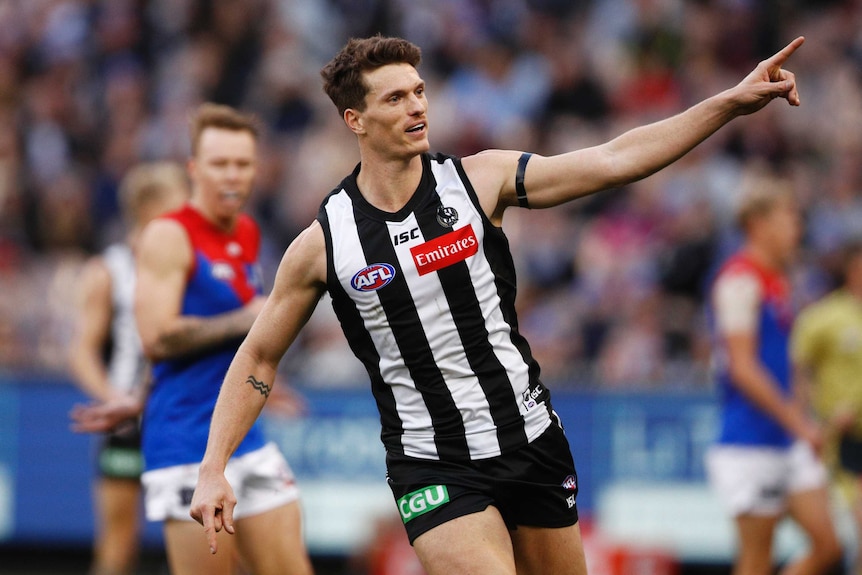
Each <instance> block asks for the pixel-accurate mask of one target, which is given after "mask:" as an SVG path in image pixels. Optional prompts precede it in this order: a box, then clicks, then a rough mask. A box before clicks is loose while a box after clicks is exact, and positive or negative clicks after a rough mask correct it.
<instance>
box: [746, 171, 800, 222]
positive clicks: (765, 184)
mask: <svg viewBox="0 0 862 575" xmlns="http://www.w3.org/2000/svg"><path fill="white" fill-rule="evenodd" d="M794 201H796V199H795V197H794V192H793V184H792V182H790V181H789V180H786V179H784V178H779V177H778V176H776V175H775V174H772V173H769V172H768V171H765V170H755V171H754V172H753V173H750V174H748V175H746V176H745V178H744V179H743V184H742V194H741V195H740V197H739V202H738V203H737V206H736V223H737V224H738V225H739V227H740V229H742V230H743V231H747V230H748V228H749V226H750V225H751V222H752V221H753V220H755V219H758V218H761V217H763V216H765V215H768V214H769V213H770V212H772V210H773V209H774V208H775V206H777V205H779V204H781V203H783V202H794Z"/></svg>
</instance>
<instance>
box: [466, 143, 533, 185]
mask: <svg viewBox="0 0 862 575" xmlns="http://www.w3.org/2000/svg"><path fill="white" fill-rule="evenodd" d="M522 153H523V152H518V151H515V150H484V151H481V152H479V153H478V154H473V155H472V156H465V157H464V158H462V160H461V163H462V165H463V166H464V171H465V172H467V176H469V177H470V181H472V182H474V183H475V182H476V181H483V182H484V181H503V180H504V179H505V178H506V176H507V172H508V171H511V172H512V173H514V171H515V169H516V166H517V162H518V158H519V157H520V156H521V154H522Z"/></svg>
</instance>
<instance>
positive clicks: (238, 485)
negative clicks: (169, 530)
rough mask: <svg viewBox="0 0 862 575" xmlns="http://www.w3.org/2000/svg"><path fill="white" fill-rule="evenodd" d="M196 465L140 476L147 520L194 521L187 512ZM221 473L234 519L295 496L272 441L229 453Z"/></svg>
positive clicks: (286, 467)
mask: <svg viewBox="0 0 862 575" xmlns="http://www.w3.org/2000/svg"><path fill="white" fill-rule="evenodd" d="M199 468H200V464H199V463H190V464H188V465H177V466H174V467H165V468H163V469H154V470H152V471H147V472H145V473H144V474H143V475H142V476H141V483H142V484H143V486H144V507H145V509H146V513H147V519H148V520H149V521H165V520H167V519H178V520H181V521H194V519H192V517H191V516H190V515H189V512H190V510H191V502H192V495H193V494H194V491H195V485H197V482H198V470H199ZM225 477H226V478H227V480H228V482H229V483H230V486H231V487H232V488H233V491H234V495H236V498H237V504H236V508H235V510H234V513H233V516H234V518H236V519H240V518H242V517H249V516H251V515H257V514H259V513H264V512H266V511H269V510H271V509H275V508H276V507H281V506H282V505H286V504H288V503H290V502H292V501H295V500H297V499H298V498H299V488H298V487H297V485H296V480H295V478H294V476H293V471H291V469H290V466H289V465H288V464H287V461H286V460H285V459H284V456H283V455H282V454H281V451H279V449H278V447H276V445H275V444H274V443H268V444H266V445H265V446H263V447H261V448H260V449H257V450H255V451H251V452H249V453H246V454H244V455H242V456H240V457H232V458H231V459H230V460H229V461H228V463H227V467H226V468H225Z"/></svg>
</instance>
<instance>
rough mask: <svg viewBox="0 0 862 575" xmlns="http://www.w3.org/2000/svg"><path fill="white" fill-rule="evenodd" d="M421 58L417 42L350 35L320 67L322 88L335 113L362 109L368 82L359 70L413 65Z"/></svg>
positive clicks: (367, 70)
mask: <svg viewBox="0 0 862 575" xmlns="http://www.w3.org/2000/svg"><path fill="white" fill-rule="evenodd" d="M421 60H422V50H421V49H420V48H419V46H417V45H415V44H413V43H411V42H408V41H407V40H404V39H402V38H391V37H385V36H380V35H377V36H372V37H371V38H351V39H350V41H348V42H347V44H345V46H344V48H342V49H341V50H340V51H339V52H338V54H336V55H335V57H334V58H333V59H332V60H330V61H329V63H328V64H327V65H326V66H324V67H323V69H322V70H321V71H320V75H321V76H322V77H323V89H324V91H325V92H326V95H327V96H329V99H330V100H332V103H333V104H335V107H336V108H338V113H339V114H342V115H344V111H345V110H346V109H348V108H353V109H355V110H359V111H360V112H361V111H363V110H364V109H365V96H366V94H368V86H367V85H366V84H365V81H364V80H363V78H362V73H363V72H369V71H371V70H376V69H377V68H381V67H383V66H386V65H389V64H410V65H411V66H413V67H414V68H415V67H417V66H418V65H419V62H420V61H421Z"/></svg>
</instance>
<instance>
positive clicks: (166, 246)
mask: <svg viewBox="0 0 862 575" xmlns="http://www.w3.org/2000/svg"><path fill="white" fill-rule="evenodd" d="M136 256H137V259H138V261H139V262H141V263H143V264H144V265H147V264H151V263H152V262H154V261H160V262H164V263H166V264H168V263H173V264H180V265H189V264H190V262H191V257H192V253H191V241H190V240H189V236H188V233H187V232H186V230H185V228H184V227H183V226H182V225H181V224H180V223H179V222H177V221H175V220H171V219H168V218H156V219H155V220H153V221H151V222H150V223H149V224H147V226H146V227H145V228H144V230H143V232H141V237H140V239H139V240H138V245H137V253H136Z"/></svg>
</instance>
